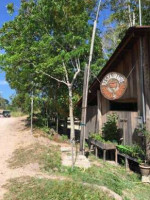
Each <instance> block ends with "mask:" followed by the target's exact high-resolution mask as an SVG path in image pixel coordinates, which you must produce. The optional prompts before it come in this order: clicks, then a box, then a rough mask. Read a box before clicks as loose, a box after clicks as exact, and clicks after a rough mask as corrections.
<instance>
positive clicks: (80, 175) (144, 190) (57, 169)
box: [9, 144, 150, 200]
mask: <svg viewBox="0 0 150 200" xmlns="http://www.w3.org/2000/svg"><path fill="white" fill-rule="evenodd" d="M89 159H90V160H91V162H93V163H94V162H96V163H97V165H94V164H93V165H92V167H91V168H89V169H87V170H83V169H79V168H77V167H75V168H74V170H72V168H71V167H64V166H61V152H60V150H59V147H58V146H53V145H51V146H49V147H46V146H43V145H39V144H35V145H32V146H28V147H27V148H24V149H18V150H16V151H15V152H14V154H13V157H12V158H11V159H10V161H9V165H10V166H11V167H12V168H16V167H21V166H23V165H26V164H29V163H34V162H38V163H39V164H40V165H41V169H42V170H44V172H46V173H49V174H52V175H61V176H64V177H66V178H69V179H71V180H72V181H73V182H74V183H75V182H76V183H79V182H86V183H90V184H91V185H93V184H97V185H99V186H106V187H107V188H109V189H111V190H112V191H114V192H116V193H117V194H119V195H121V196H122V197H123V198H124V200H132V199H136V200H143V199H144V200H149V199H150V184H149V185H146V184H143V183H141V177H140V175H138V174H136V173H133V172H131V171H126V170H125V168H124V167H122V166H120V165H119V166H115V165H112V164H109V163H107V162H103V161H102V160H101V159H96V158H95V157H94V156H93V155H91V156H90V157H89ZM34 181H37V180H34ZM41 184H42V183H41ZM23 185H24V184H23ZM56 185H57V184H56ZM10 191H11V190H10ZM70 198H72V197H70ZM31 199H32V198H31ZM33 199H34V198H33ZM56 199H57V198H56ZM58 199H59V198H58ZM89 199H90V198H89ZM18 200H19V198H18Z"/></svg>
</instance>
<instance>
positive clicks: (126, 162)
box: [125, 156, 129, 169]
mask: <svg viewBox="0 0 150 200" xmlns="http://www.w3.org/2000/svg"><path fill="white" fill-rule="evenodd" d="M125 168H126V169H129V161H128V158H127V157H126V156H125Z"/></svg>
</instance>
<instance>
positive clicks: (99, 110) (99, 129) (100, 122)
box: [97, 90, 102, 133]
mask: <svg viewBox="0 0 150 200" xmlns="http://www.w3.org/2000/svg"><path fill="white" fill-rule="evenodd" d="M100 95H101V94H100V91H99V90H97V109H98V117H97V118H98V132H99V133H101V128H102V113H101V100H100Z"/></svg>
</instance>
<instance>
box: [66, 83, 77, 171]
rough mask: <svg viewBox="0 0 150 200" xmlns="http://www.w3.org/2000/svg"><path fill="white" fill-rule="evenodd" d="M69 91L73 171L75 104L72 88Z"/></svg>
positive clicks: (69, 87)
mask: <svg viewBox="0 0 150 200" xmlns="http://www.w3.org/2000/svg"><path fill="white" fill-rule="evenodd" d="M68 90H69V116H70V126H71V127H70V129H71V130H70V131H71V132H70V139H71V152H72V169H73V167H74V150H73V148H74V144H75V140H74V139H75V130H74V115H73V102H72V86H70V85H69V86H68Z"/></svg>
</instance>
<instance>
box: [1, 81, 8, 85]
mask: <svg viewBox="0 0 150 200" xmlns="http://www.w3.org/2000/svg"><path fill="white" fill-rule="evenodd" d="M0 85H8V82H7V81H5V80H2V81H0Z"/></svg>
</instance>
